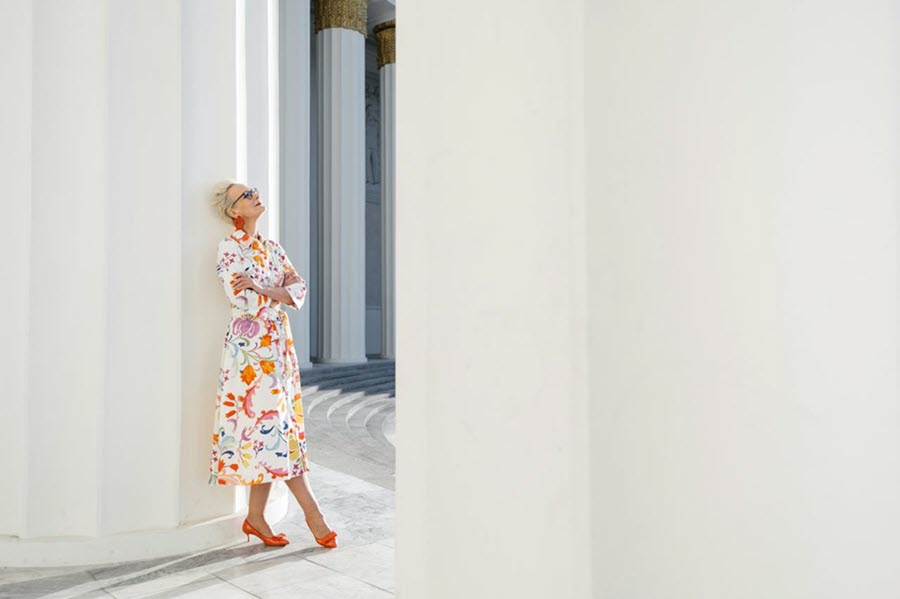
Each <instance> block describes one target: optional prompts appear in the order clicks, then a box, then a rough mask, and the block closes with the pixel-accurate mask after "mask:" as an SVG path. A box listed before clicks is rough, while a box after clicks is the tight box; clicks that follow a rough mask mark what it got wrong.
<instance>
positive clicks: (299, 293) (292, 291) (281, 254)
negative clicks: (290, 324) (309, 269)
mask: <svg viewBox="0 0 900 599" xmlns="http://www.w3.org/2000/svg"><path fill="white" fill-rule="evenodd" d="M275 250H276V253H277V255H278V260H279V261H280V262H281V266H282V268H283V269H284V277H285V279H287V278H288V277H289V276H292V275H293V276H295V277H296V278H297V279H298V281H297V282H296V283H291V284H290V285H285V287H284V288H285V289H286V290H287V292H288V294H289V295H290V296H291V299H292V300H294V303H293V304H287V305H288V306H290V307H291V308H294V309H295V310H299V309H300V307H301V306H302V305H303V301H304V300H305V299H306V291H307V289H306V280H305V279H304V278H303V277H301V276H300V275H299V274H297V271H296V270H295V269H294V265H293V264H291V261H290V260H289V259H288V257H287V253H286V252H285V251H284V248H283V247H281V244H275Z"/></svg>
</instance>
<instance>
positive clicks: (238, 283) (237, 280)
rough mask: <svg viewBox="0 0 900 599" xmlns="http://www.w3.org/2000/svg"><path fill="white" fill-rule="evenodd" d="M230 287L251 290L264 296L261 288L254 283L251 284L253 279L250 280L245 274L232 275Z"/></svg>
mask: <svg viewBox="0 0 900 599" xmlns="http://www.w3.org/2000/svg"><path fill="white" fill-rule="evenodd" d="M231 286H232V287H234V288H235V289H237V290H243V289H252V290H253V291H255V292H256V293H259V294H261V295H265V294H264V293H263V290H262V288H260V287H258V286H257V285H256V283H254V282H253V279H251V278H250V275H247V274H241V275H239V274H237V273H234V275H233V276H232V277H231Z"/></svg>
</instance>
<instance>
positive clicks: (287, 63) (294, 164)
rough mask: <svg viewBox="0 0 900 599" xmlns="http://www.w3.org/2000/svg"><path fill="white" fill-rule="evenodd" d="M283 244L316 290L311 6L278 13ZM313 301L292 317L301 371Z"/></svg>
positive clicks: (299, 3)
mask: <svg viewBox="0 0 900 599" xmlns="http://www.w3.org/2000/svg"><path fill="white" fill-rule="evenodd" d="M279 39H280V42H279V46H280V55H279V72H280V77H279V91H280V115H281V128H280V131H281V134H280V153H281V156H280V163H281V197H282V201H281V215H282V218H281V245H282V246H283V247H284V250H285V252H287V255H288V256H289V257H290V259H291V262H292V263H293V265H294V267H295V268H296V269H297V273H298V274H299V275H300V276H302V277H303V278H304V279H306V280H307V283H308V284H309V285H310V287H312V285H313V284H314V281H313V279H312V276H311V268H310V267H311V260H310V181H309V176H310V131H309V130H310V113H309V111H310V67H311V63H310V6H309V0H291V1H290V2H281V4H280V12H279ZM310 313H311V302H310V301H309V299H308V300H307V302H306V303H305V305H304V306H303V308H301V310H300V311H299V312H291V313H290V322H291V332H292V333H293V337H294V349H295V350H296V352H297V360H298V362H299V364H300V368H306V367H308V366H311V365H312V363H311V362H310V349H311V345H310Z"/></svg>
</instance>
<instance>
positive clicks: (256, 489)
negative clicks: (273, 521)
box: [247, 483, 274, 537]
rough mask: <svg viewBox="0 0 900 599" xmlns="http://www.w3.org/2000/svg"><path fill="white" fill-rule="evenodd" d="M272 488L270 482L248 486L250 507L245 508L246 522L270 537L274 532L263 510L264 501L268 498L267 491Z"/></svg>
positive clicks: (264, 506)
mask: <svg viewBox="0 0 900 599" xmlns="http://www.w3.org/2000/svg"><path fill="white" fill-rule="evenodd" d="M271 490H272V483H260V484H258V485H251V486H250V507H249V508H248V510H247V522H249V523H250V525H251V526H253V528H255V529H256V530H258V531H259V532H261V533H262V534H264V535H266V536H267V537H271V536H272V535H273V534H274V533H273V532H272V529H271V528H269V524H268V523H267V522H266V518H265V515H264V513H265V510H266V501H268V499H269V491H271Z"/></svg>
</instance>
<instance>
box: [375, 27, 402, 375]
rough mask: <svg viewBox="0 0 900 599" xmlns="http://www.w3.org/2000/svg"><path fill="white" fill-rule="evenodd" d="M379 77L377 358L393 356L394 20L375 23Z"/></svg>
mask: <svg viewBox="0 0 900 599" xmlns="http://www.w3.org/2000/svg"><path fill="white" fill-rule="evenodd" d="M374 31H375V35H376V37H377V39H378V66H379V76H380V78H381V85H380V88H381V235H382V247H381V272H382V273H383V279H384V280H383V281H382V288H381V357H383V358H394V334H395V314H396V299H395V283H394V279H395V278H394V269H395V258H394V256H395V251H394V248H395V238H396V235H395V217H394V205H395V198H394V196H395V193H394V190H395V189H396V186H395V179H396V162H395V159H396V137H397V136H396V131H395V123H396V121H395V113H396V111H395V107H396V104H395V99H394V98H395V93H394V70H395V69H396V68H397V67H396V46H395V21H394V20H393V19H391V20H390V21H387V22H385V23H381V24H379V25H376V26H375V30H374Z"/></svg>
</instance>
